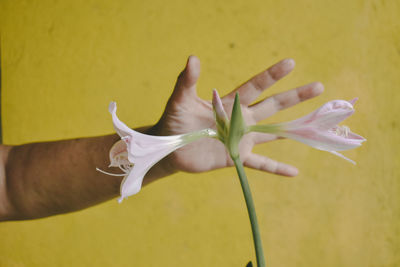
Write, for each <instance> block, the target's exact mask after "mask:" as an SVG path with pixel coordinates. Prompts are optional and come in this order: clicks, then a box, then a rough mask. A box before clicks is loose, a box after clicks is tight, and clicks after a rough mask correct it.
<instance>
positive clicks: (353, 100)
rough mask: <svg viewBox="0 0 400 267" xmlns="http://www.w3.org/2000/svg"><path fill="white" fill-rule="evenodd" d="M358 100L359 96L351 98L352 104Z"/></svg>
mask: <svg viewBox="0 0 400 267" xmlns="http://www.w3.org/2000/svg"><path fill="white" fill-rule="evenodd" d="M357 100H358V97H355V98H353V99H352V100H350V101H349V102H350V104H352V105H353V106H354V103H356V101H357Z"/></svg>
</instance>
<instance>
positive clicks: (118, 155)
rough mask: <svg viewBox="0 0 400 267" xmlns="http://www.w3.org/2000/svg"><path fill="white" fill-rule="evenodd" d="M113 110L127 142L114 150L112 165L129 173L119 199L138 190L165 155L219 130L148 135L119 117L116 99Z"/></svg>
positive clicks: (118, 126)
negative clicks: (135, 129)
mask: <svg viewBox="0 0 400 267" xmlns="http://www.w3.org/2000/svg"><path fill="white" fill-rule="evenodd" d="M109 111H110V113H111V115H112V120H113V124H114V128H115V131H116V132H117V133H118V135H119V136H120V137H121V139H122V141H123V143H122V142H121V141H119V142H117V143H116V144H115V145H114V146H113V147H112V149H111V150H110V162H111V164H110V167H111V166H113V167H120V169H121V170H122V171H124V174H121V176H125V177H124V179H123V181H122V183H121V197H120V198H119V200H118V202H121V201H122V200H123V199H124V198H127V197H129V196H131V195H134V194H136V193H138V192H139V191H140V189H141V187H142V182H143V178H144V176H145V175H146V173H147V172H148V171H149V170H150V168H151V167H153V166H154V165H155V164H156V163H157V162H158V161H160V160H161V159H162V158H164V157H165V156H167V155H168V154H170V153H172V152H173V151H175V150H177V149H178V148H180V147H182V146H184V145H187V144H189V143H191V142H194V141H196V140H198V139H200V138H202V137H215V136H216V132H215V131H214V130H212V129H204V130H200V131H197V132H193V133H188V134H181V135H172V136H152V135H146V134H142V133H139V132H137V131H134V130H132V129H131V128H129V127H128V126H126V125H125V124H124V123H123V122H122V121H120V120H119V118H118V117H117V113H116V112H117V105H116V103H115V102H111V103H110V106H109ZM100 171H101V170H100ZM102 172H103V173H106V172H104V171H102ZM107 174H109V173H107ZM111 175H112V174H111ZM117 175H118V174H117Z"/></svg>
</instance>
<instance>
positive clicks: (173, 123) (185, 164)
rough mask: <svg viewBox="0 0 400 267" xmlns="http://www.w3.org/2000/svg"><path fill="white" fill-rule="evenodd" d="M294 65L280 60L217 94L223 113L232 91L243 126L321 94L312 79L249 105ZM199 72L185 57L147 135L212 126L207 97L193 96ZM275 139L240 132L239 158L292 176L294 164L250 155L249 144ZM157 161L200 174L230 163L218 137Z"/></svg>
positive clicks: (229, 104)
mask: <svg viewBox="0 0 400 267" xmlns="http://www.w3.org/2000/svg"><path fill="white" fill-rule="evenodd" d="M294 65H295V63H294V60H292V59H285V60H282V61H280V62H278V63H277V64H275V65H273V66H272V67H270V68H268V69H267V70H265V71H263V72H261V73H259V74H258V75H256V76H254V77H253V78H251V79H250V80H249V81H247V82H246V83H244V84H243V85H241V86H239V87H238V88H237V89H235V90H233V91H232V92H231V93H229V94H228V95H226V96H225V97H223V98H222V103H223V105H224V109H225V110H226V111H227V113H228V115H230V113H231V110H232V106H233V102H234V98H235V94H236V92H238V93H239V96H240V101H241V108H242V112H243V117H244V119H245V121H246V124H247V125H253V124H256V123H257V122H258V121H260V120H264V119H266V118H267V117H269V116H272V115H273V114H275V113H276V112H278V111H280V110H283V109H286V108H289V107H291V106H293V105H296V104H298V103H300V102H302V101H304V100H307V99H310V98H313V97H315V96H318V95H319V94H321V93H322V92H323V90H324V87H323V85H322V84H321V83H319V82H314V83H311V84H307V85H304V86H301V87H298V88H295V89H292V90H289V91H286V92H283V93H279V94H276V95H273V96H270V97H268V98H265V99H263V100H261V101H260V102H257V103H255V104H252V103H253V102H254V101H255V100H256V99H257V98H258V97H259V95H260V94H261V93H262V92H263V91H264V90H265V89H267V88H269V87H270V86H272V85H273V84H274V83H275V82H276V81H278V80H279V79H281V78H283V77H284V76H286V75H287V74H289V73H290V72H291V71H292V70H293V68H294ZM199 75H200V61H199V59H198V58H197V57H195V56H190V57H189V59H188V61H187V64H186V67H185V69H184V70H183V71H182V73H181V74H180V75H179V77H178V80H177V82H176V85H175V88H174V91H173V93H172V95H171V97H170V99H169V101H168V103H167V106H166V108H165V111H164V113H163V115H162V117H161V119H160V120H159V121H158V123H157V124H156V125H155V126H154V127H152V128H151V129H150V130H149V132H148V133H149V134H152V135H160V136H162V135H163V136H166V135H177V134H183V133H188V132H193V131H197V130H201V129H204V128H214V129H215V119H214V115H213V109H212V104H211V101H206V100H203V99H201V98H199V97H198V96H197V94H196V82H197V80H198V78H199ZM210 95H211V91H210ZM276 139H278V137H277V136H275V135H272V134H264V133H248V134H246V135H245V136H244V137H243V138H242V140H241V143H240V146H239V150H240V157H241V160H242V162H243V163H244V165H245V166H247V167H249V168H253V169H257V170H261V171H266V172H270V173H275V174H279V175H284V176H295V175H297V173H298V170H297V168H295V167H294V166H291V165H287V164H285V163H282V162H278V161H276V160H273V159H271V158H269V157H266V156H262V155H259V154H255V153H252V148H253V146H254V145H257V144H262V143H265V142H270V141H274V140H276ZM158 165H159V166H158V167H162V168H165V169H168V170H169V171H170V172H171V170H172V171H186V172H203V171H209V170H213V169H218V168H223V167H228V166H232V165H233V162H232V160H231V158H230V156H229V153H228V152H227V150H226V149H225V146H224V145H223V144H222V143H221V142H220V141H219V140H217V139H213V138H205V139H201V140H199V141H196V142H194V143H192V144H189V145H186V146H184V147H182V148H180V149H178V150H177V151H175V152H174V153H172V154H170V155H169V156H168V157H166V158H165V159H164V160H162V161H161V162H160V163H159V164H158ZM160 165H161V166H160ZM156 166H157V165H156ZM156 166H155V167H156Z"/></svg>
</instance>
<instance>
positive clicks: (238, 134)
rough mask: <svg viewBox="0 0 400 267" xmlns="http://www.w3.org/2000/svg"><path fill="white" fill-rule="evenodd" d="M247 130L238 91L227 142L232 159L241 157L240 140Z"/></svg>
mask: <svg viewBox="0 0 400 267" xmlns="http://www.w3.org/2000/svg"><path fill="white" fill-rule="evenodd" d="M246 130H247V126H246V124H245V122H244V119H243V115H242V109H241V108H240V101H239V94H238V93H236V95H235V102H234V103H233V108H232V116H231V123H230V127H229V136H228V142H227V144H226V146H227V148H228V150H229V154H230V156H231V158H232V159H235V158H238V157H239V142H240V139H242V137H243V135H244V134H245V133H246Z"/></svg>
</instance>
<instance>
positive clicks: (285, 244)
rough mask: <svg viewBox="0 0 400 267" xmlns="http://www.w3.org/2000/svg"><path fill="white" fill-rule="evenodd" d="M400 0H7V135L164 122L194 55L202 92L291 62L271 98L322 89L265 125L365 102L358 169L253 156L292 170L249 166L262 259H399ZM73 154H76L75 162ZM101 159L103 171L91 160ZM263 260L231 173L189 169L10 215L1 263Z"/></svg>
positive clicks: (372, 262) (303, 155)
mask: <svg viewBox="0 0 400 267" xmlns="http://www.w3.org/2000/svg"><path fill="white" fill-rule="evenodd" d="M399 17H400V2H399V1H395V0H392V1H389V0H379V1H378V0H357V1H355V0H353V1H345V0H338V1H318V0H301V1H290V0H284V1H271V0H248V1H237V0H230V1H215V0H213V1H211V0H202V1H199V0H196V1H180V0H170V1H162V0H152V1H138V0H135V1H125V0H116V1H106V0H89V1H78V0H71V1H56V0H52V1H51V0H43V1H15V0H0V27H1V28H0V30H1V32H0V34H1V35H0V38H1V75H2V80H1V91H2V92H1V106H2V107H1V112H2V126H3V142H4V143H5V144H22V143H27V142H36V141H47V140H58V139H65V138H75V137H84V136H96V135H103V134H109V133H112V132H113V128H112V123H111V119H110V116H109V114H108V111H107V107H108V103H109V102H110V101H111V100H114V101H117V103H118V106H119V111H118V112H119V116H120V118H121V119H122V120H123V121H124V122H126V123H127V124H128V125H130V126H131V127H139V126H143V125H150V124H153V123H155V122H156V121H157V120H158V118H159V117H160V115H161V113H162V111H163V109H164V105H165V103H166V101H167V99H168V97H169V95H170V93H171V91H172V89H173V86H174V83H175V80H176V77H177V75H178V74H179V72H180V71H181V70H182V69H183V67H184V65H185V62H186V59H187V57H188V56H189V55H191V54H194V55H197V56H198V57H199V58H200V60H201V62H202V73H201V76H200V81H199V83H198V94H199V95H200V96H201V97H203V98H205V99H210V98H211V89H212V88H217V89H218V90H219V92H220V94H225V93H228V92H230V91H231V90H232V89H234V88H235V87H236V86H238V85H240V84H241V83H242V82H244V81H246V80H247V79H248V78H250V77H251V76H253V75H254V74H256V73H258V72H260V71H262V70H264V69H265V68H267V67H268V66H270V65H272V64H273V63H275V62H277V61H279V60H280V59H283V58H287V57H292V58H294V59H295V60H296V62H297V65H296V69H295V70H294V72H293V73H292V74H290V75H289V76H288V77H287V78H285V79H284V80H282V81H281V82H279V83H278V84H276V85H275V86H273V87H272V88H271V89H270V90H267V91H266V92H265V93H264V94H263V95H262V97H266V96H268V95H271V94H275V93H277V92H282V91H284V90H288V89H291V88H294V87H297V86H300V85H303V84H306V83H309V82H312V81H321V82H322V83H324V85H325V88H326V91H325V93H324V94H323V95H322V96H320V97H318V98H316V99H313V100H310V101H307V102H306V103H303V104H300V105H298V106H296V107H294V108H291V109H289V110H286V111H283V112H280V113H279V114H276V115H274V116H273V117H271V118H269V119H268V120H266V121H265V123H269V122H281V121H286V120H291V119H295V118H297V117H300V116H301V115H304V114H307V113H308V112H310V111H312V110H314V109H315V108H317V107H319V106H320V105H322V104H323V103H325V102H327V101H329V100H332V99H352V98H354V97H359V101H358V102H357V104H356V110H357V111H356V113H355V114H354V115H353V116H352V117H351V118H349V119H347V120H346V122H345V124H346V125H348V126H350V127H351V129H352V131H354V132H356V133H358V134H360V135H362V136H364V137H366V138H367V139H368V141H367V142H366V143H364V145H363V146H362V147H360V148H358V149H356V150H353V151H348V152H345V153H344V154H345V155H346V156H348V157H349V158H351V159H353V160H355V161H356V162H357V163H358V164H357V165H356V166H353V165H352V164H350V163H348V162H346V161H344V160H342V159H340V158H338V157H335V156H333V155H331V154H329V153H326V152H321V151H317V150H315V149H312V148H310V147H307V146H305V145H303V144H300V143H296V142H294V141H291V140H282V141H279V142H275V143H270V144H264V145H260V146H258V147H257V148H256V149H255V150H256V151H257V152H259V153H261V154H264V155H268V156H270V157H271V158H274V159H277V160H281V161H284V162H287V163H290V164H293V165H295V166H297V167H298V168H299V169H300V174H299V176H298V177H296V178H293V179H288V178H282V177H278V176H274V175H271V174H266V173H261V172H258V171H253V170H247V174H248V176H249V180H250V186H251V187H252V191H253V195H254V198H255V204H256V208H257V213H258V218H259V223H260V227H261V233H262V239H263V245H264V250H265V256H266V261H267V265H268V266H274V267H280V266H282V267H289V266H348V267H350V266H351V267H354V266H387V267H389V266H400V253H399V251H400V223H399V219H400V197H399V193H400V176H399V175H400V173H399V167H400V166H399V165H400V160H399V159H400V153H399V149H400V145H399V137H400V135H399V127H400V121H399V113H400V108H399V103H400V93H399V92H398V91H399V89H400V20H399ZM77 157H79V155H77ZM95 167H96V166H93V168H95ZM249 260H253V261H254V260H255V255H254V250H253V243H252V239H251V229H250V224H249V220H248V216H247V211H246V208H245V202H244V200H243V196H242V192H241V188H240V185H239V182H238V178H237V175H236V172H235V170H234V169H224V170H218V171H213V172H210V173H202V174H187V173H179V174H176V175H173V176H171V177H168V178H165V179H163V180H162V181H159V182H156V183H154V184H151V185H150V186H147V187H145V188H144V189H143V190H142V192H141V193H140V194H138V195H136V196H134V197H131V198H129V199H128V200H127V201H124V202H123V203H122V204H121V205H119V204H118V203H117V201H116V200H112V201H109V202H106V203H104V204H101V205H98V206H96V207H93V208H89V209H86V210H83V211H80V212H75V213H71V214H66V215H60V216H54V217H50V218H45V219H40V220H34V221H25V222H7V223H1V224H0V266H245V264H246V263H247V262H248V261H249Z"/></svg>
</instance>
